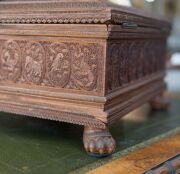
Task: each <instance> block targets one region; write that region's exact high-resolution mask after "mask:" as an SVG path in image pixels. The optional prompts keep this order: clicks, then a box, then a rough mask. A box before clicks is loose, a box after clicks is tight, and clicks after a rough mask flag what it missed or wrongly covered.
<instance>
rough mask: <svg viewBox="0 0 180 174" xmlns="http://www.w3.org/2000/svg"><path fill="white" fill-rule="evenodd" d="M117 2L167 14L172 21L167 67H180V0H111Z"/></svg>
mask: <svg viewBox="0 0 180 174" xmlns="http://www.w3.org/2000/svg"><path fill="white" fill-rule="evenodd" d="M110 1H111V2H114V3H116V4H120V5H124V6H130V7H134V8H138V9H142V10H144V11H146V12H150V13H153V14H155V15H156V14H157V15H160V16H165V17H166V18H168V19H169V20H170V22H171V23H172V31H171V35H170V37H169V39H168V55H167V67H168V68H169V69H180V0H110Z"/></svg>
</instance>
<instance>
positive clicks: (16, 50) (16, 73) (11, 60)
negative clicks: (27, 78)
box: [0, 40, 21, 82]
mask: <svg viewBox="0 0 180 174" xmlns="http://www.w3.org/2000/svg"><path fill="white" fill-rule="evenodd" d="M0 53H1V54H0V79H1V80H9V81H13V82H16V81H17V80H18V78H19V77H20V75H21V50H20V47H19V45H18V44H17V42H15V41H11V40H10V41H6V42H5V43H4V44H3V45H2V48H1V51H0Z"/></svg>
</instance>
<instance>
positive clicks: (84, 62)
mask: <svg viewBox="0 0 180 174" xmlns="http://www.w3.org/2000/svg"><path fill="white" fill-rule="evenodd" d="M97 50H98V49H97V48H96V45H89V46H86V45H82V46H80V45H79V46H78V47H77V48H76V51H74V55H73V62H72V80H73V82H74V83H75V85H76V86H77V87H78V88H80V89H85V90H92V89H94V88H95V85H96V83H97V70H98V60H97V55H98V53H97Z"/></svg>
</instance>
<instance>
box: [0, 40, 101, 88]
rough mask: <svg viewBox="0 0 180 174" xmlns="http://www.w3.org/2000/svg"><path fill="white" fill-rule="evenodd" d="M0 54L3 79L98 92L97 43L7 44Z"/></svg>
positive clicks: (15, 42)
mask: <svg viewBox="0 0 180 174" xmlns="http://www.w3.org/2000/svg"><path fill="white" fill-rule="evenodd" d="M2 43H3V44H2V45H3V46H2V48H1V52H0V55H1V57H0V72H1V75H0V77H1V80H9V81H12V82H17V81H18V82H19V83H32V84H34V85H46V86H55V87H61V88H72V89H82V90H88V91H91V90H97V77H98V57H99V50H102V47H100V46H98V45H97V44H95V43H92V44H79V43H66V42H35V41H4V42H2Z"/></svg>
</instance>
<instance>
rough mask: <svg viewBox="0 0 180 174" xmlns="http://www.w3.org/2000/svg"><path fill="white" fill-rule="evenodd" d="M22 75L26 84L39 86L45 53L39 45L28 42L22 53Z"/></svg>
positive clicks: (43, 69) (41, 79) (42, 73)
mask: <svg viewBox="0 0 180 174" xmlns="http://www.w3.org/2000/svg"><path fill="white" fill-rule="evenodd" d="M23 61H24V63H23V75H24V78H25V80H26V81H27V82H31V83H34V84H41V83H42V81H43V77H44V73H45V51H44V48H43V47H42V46H41V44H40V43H37V42H28V43H27V44H26V46H25V48H24V51H23Z"/></svg>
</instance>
